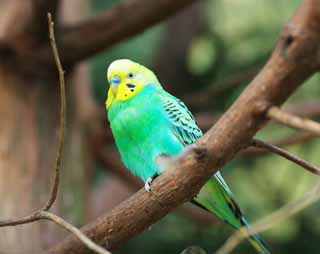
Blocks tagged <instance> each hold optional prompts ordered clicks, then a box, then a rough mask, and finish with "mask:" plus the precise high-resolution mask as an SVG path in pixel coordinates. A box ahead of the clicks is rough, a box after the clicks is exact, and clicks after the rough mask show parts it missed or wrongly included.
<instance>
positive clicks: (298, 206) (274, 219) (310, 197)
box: [216, 182, 320, 254]
mask: <svg viewBox="0 0 320 254" xmlns="http://www.w3.org/2000/svg"><path fill="white" fill-rule="evenodd" d="M319 199H320V183H319V182H318V183H317V184H316V185H315V186H314V187H313V189H312V190H311V191H309V192H307V193H306V194H305V195H304V196H303V197H302V198H300V199H298V200H296V201H294V202H291V203H289V204H287V205H285V206H283V207H282V208H280V209H279V210H277V211H276V212H274V213H272V214H270V215H268V216H267V217H265V218H264V219H261V220H259V221H258V222H257V223H255V224H253V225H252V226H251V227H250V228H249V229H248V228H244V227H242V228H240V229H239V230H237V231H236V232H235V233H234V234H233V235H232V236H231V237H230V238H229V239H228V240H227V241H226V242H225V244H224V245H223V246H222V247H221V248H220V249H219V250H218V251H217V252H216V253H217V254H225V253H232V250H234V249H235V248H236V247H237V246H238V245H239V244H240V243H241V242H242V241H243V240H245V239H246V238H248V237H249V236H251V235H254V234H259V233H261V232H264V231H266V230H268V229H270V228H272V227H274V226H277V225H279V223H281V222H282V221H284V220H285V219H288V218H289V217H291V216H293V215H295V214H296V213H298V212H300V211H302V210H303V209H305V208H306V207H308V206H310V205H311V204H313V203H315V202H316V201H318V200H319Z"/></svg>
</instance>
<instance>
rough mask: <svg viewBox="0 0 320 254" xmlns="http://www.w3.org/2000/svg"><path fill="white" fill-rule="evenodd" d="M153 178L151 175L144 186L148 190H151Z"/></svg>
mask: <svg viewBox="0 0 320 254" xmlns="http://www.w3.org/2000/svg"><path fill="white" fill-rule="evenodd" d="M152 181H153V178H152V177H149V178H148V179H147V180H146V182H145V183H144V188H145V189H146V191H147V192H151V184H152Z"/></svg>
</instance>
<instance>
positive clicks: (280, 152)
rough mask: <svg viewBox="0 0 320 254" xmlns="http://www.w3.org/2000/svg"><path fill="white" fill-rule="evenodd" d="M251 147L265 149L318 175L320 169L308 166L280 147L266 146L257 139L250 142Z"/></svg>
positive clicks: (308, 164)
mask: <svg viewBox="0 0 320 254" xmlns="http://www.w3.org/2000/svg"><path fill="white" fill-rule="evenodd" d="M251 146H254V147H257V148H262V149H266V150H268V151H269V152H271V153H275V154H278V155H280V156H282V157H284V158H286V159H288V160H289V161H292V162H294V163H296V164H298V165H299V166H301V167H303V168H304V169H306V170H308V171H310V172H311V173H313V174H316V175H320V168H318V167H316V166H314V165H312V164H310V163H309V162H307V161H305V160H303V159H300V158H299V157H297V156H295V155H293V154H291V153H289V152H287V151H285V150H283V149H281V148H280V147H277V146H275V145H272V144H268V143H266V142H264V141H262V140H258V139H253V140H252V142H251Z"/></svg>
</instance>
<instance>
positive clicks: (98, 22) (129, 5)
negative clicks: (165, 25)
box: [35, 0, 194, 65]
mask: <svg viewBox="0 0 320 254" xmlns="http://www.w3.org/2000/svg"><path fill="white" fill-rule="evenodd" d="M193 1H194V0H175V1H171V0H126V1H123V2H122V3H120V4H118V5H116V6H115V7H113V8H112V9H110V10H107V11H105V12H103V13H102V14H99V15H97V16H95V17H92V18H90V19H89V20H87V21H84V22H81V23H79V24H77V25H75V26H72V27H68V28H66V29H65V31H64V33H63V34H62V36H61V38H60V40H59V45H60V46H61V54H60V55H61V59H62V61H63V63H64V64H67V65H69V64H73V63H76V62H78V61H80V60H83V59H85V58H88V57H90V56H92V55H94V54H96V53H98V52H101V51H102V50H104V49H106V48H109V47H110V46H112V45H114V44H115V43H116V42H119V41H120V40H123V39H126V38H129V37H131V36H133V35H135V34H137V33H139V32H142V31H144V30H145V29H147V28H149V27H151V26H152V25H154V24H156V23H158V22H160V21H162V20H164V19H165V18H167V17H168V16H171V15H173V14H174V13H176V12H177V11H178V10H180V9H182V8H183V7H185V6H187V5H188V4H190V3H192V2H193ZM35 57H39V58H40V60H42V61H45V62H47V61H51V59H52V56H51V55H50V49H49V48H48V47H44V48H42V49H39V51H38V52H37V55H36V56H35Z"/></svg>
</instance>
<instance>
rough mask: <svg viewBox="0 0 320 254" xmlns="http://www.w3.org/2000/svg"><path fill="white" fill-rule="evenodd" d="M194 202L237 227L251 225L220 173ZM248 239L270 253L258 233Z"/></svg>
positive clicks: (261, 251) (262, 250)
mask: <svg viewBox="0 0 320 254" xmlns="http://www.w3.org/2000/svg"><path fill="white" fill-rule="evenodd" d="M192 203H193V204H195V205H197V206H199V207H201V208H203V209H205V210H207V211H208V212H210V213H211V214H214V215H215V216H217V217H218V218H220V219H221V220H223V221H225V222H226V223H228V224H229V225H231V226H232V227H234V228H236V229H239V228H240V227H241V226H245V227H247V228H249V227H250V225H249V223H248V222H247V221H246V220H245V218H244V216H243V214H242V212H241V210H240V207H239V206H238V204H237V202H236V201H235V199H234V197H233V194H232V192H231V191H230V189H229V187H228V186H227V184H226V183H225V181H224V180H223V178H222V176H221V175H220V173H217V174H215V176H214V177H212V178H211V179H210V180H209V181H208V182H207V183H206V184H205V186H204V187H203V188H202V189H201V191H200V193H199V194H198V196H197V197H196V198H195V199H194V200H193V201H192ZM248 240H249V242H250V243H251V244H252V246H253V247H254V248H255V249H256V250H257V251H258V253H263V254H269V253H270V252H269V251H268V249H267V247H266V245H265V243H264V242H263V241H262V240H261V239H260V237H259V236H258V235H252V236H250V238H249V239H248Z"/></svg>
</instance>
